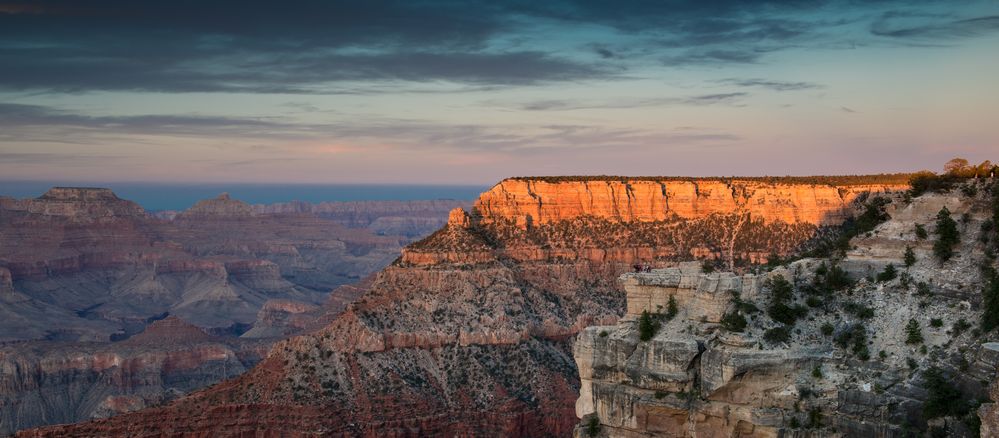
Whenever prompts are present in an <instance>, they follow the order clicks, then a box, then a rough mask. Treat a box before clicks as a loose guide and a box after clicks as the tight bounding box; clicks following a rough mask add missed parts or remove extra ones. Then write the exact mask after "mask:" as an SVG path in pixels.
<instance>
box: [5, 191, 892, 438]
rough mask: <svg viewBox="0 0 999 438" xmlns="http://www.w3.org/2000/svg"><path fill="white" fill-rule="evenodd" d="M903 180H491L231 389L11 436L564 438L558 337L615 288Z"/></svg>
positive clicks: (619, 290) (815, 234)
mask: <svg viewBox="0 0 999 438" xmlns="http://www.w3.org/2000/svg"><path fill="white" fill-rule="evenodd" d="M905 178H906V177H905V176H904V175H881V176H871V177H856V178H853V179H834V178H828V179H823V178H822V177H817V178H812V179H804V178H802V179H794V178H789V179H786V180H785V179H779V178H778V179H737V178H736V179H717V178H715V179H703V180H698V179H689V178H687V179H684V178H658V179H657V178H636V179H627V178H621V177H583V178H511V179H507V180H504V181H502V182H500V183H499V184H497V185H496V186H494V187H493V188H491V189H490V190H488V191H486V192H485V193H483V194H482V195H481V196H480V197H479V199H478V200H476V201H475V203H474V204H473V205H472V207H471V209H470V210H469V211H465V210H464V209H455V210H452V211H451V213H450V214H449V219H448V222H447V224H446V225H445V226H443V227H442V228H441V229H439V230H438V231H436V232H434V233H433V234H431V235H430V236H428V237H426V238H425V239H422V240H420V241H418V242H414V243H411V244H409V245H408V246H406V247H405V248H404V249H403V250H402V255H401V256H400V257H399V258H398V259H397V260H396V261H395V262H393V263H392V264H391V265H389V266H387V267H385V268H384V269H382V270H381V271H380V272H378V273H377V274H375V275H373V276H372V277H371V278H369V279H368V280H366V281H365V282H363V283H360V284H359V285H357V286H354V287H353V288H352V289H351V291H352V292H354V293H357V294H358V295H357V298H356V300H354V301H353V302H351V303H349V304H347V305H346V306H345V307H344V310H343V311H342V312H341V313H339V314H337V315H335V316H329V317H327V319H325V320H324V321H323V324H324V325H323V326H322V327H321V328H318V329H316V330H315V331H310V332H308V333H305V334H301V335H298V336H295V337H292V338H290V339H288V340H284V341H279V342H277V343H276V344H274V345H273V347H272V348H271V349H270V351H269V352H268V353H267V354H266V356H265V357H264V358H262V359H261V361H260V362H259V363H258V364H257V365H256V366H254V367H253V368H252V369H250V370H249V371H247V372H246V373H244V374H242V375H240V376H238V377H235V378H232V379H229V380H227V381H224V382H221V383H219V384H216V385H214V386H212V387H210V388H207V389H203V390H199V391H195V392H193V393H191V394H190V395H187V396H184V397H181V398H178V399H176V400H173V401H171V402H169V403H165V404H163V405H162V406H159V407H154V408H147V409H143V410H139V411H137V412H132V413H127V414H122V415H118V416H114V417H111V418H105V419H99V420H94V421H90V422H85V423H80V424H74V425H59V426H51V427H45V428H39V429H33V430H29V431H23V432H21V433H20V434H19V436H95V435H101V436H161V435H191V436H208V435H212V436H240V435H245V434H264V435H278V434H283V435H289V436H305V435H310V434H321V435H335V436H344V435H346V436H354V435H367V436H421V435H476V436H543V435H554V436H568V435H570V434H572V433H573V431H574V430H575V428H576V426H577V423H578V420H577V418H576V412H577V409H576V402H577V399H578V398H579V394H580V388H581V386H580V374H579V371H582V370H584V368H582V367H579V368H577V359H574V357H573V339H574V337H575V336H576V335H577V334H578V333H580V332H581V331H582V332H583V333H584V334H585V333H589V332H590V331H589V329H587V330H586V331H584V328H586V327H588V326H594V325H597V326H610V325H611V324H614V323H616V322H617V321H618V320H619V319H620V318H621V316H622V315H624V314H625V312H626V309H627V305H626V294H625V291H624V289H623V287H622V285H621V284H620V283H618V277H619V276H620V275H622V274H624V273H626V272H629V271H633V270H635V269H636V266H637V267H638V268H643V267H648V268H656V269H659V268H665V267H668V266H674V265H677V264H678V263H680V262H682V261H685V260H691V259H698V260H700V261H699V262H698V265H702V266H703V265H710V266H713V267H732V268H735V269H741V270H746V269H751V268H752V267H753V266H755V265H756V264H759V263H764V262H766V261H767V260H768V259H769V258H771V257H773V256H778V257H785V256H788V255H793V254H798V253H802V252H805V251H808V250H809V249H811V248H812V247H814V246H815V245H817V244H819V243H820V242H821V241H822V240H823V238H825V237H828V236H830V235H835V233H836V229H837V226H838V225H839V224H840V223H842V222H843V221H845V220H847V219H848V218H850V217H853V216H856V215H857V214H858V213H859V212H860V211H861V210H862V208H863V205H864V202H865V201H866V200H867V199H868V198H870V197H872V196H879V195H886V194H892V193H898V192H901V191H903V190H905V189H907V185H905V184H904V183H903V181H904V180H905ZM718 291H722V292H724V291H725V289H717V288H716V289H715V293H717V292H718ZM714 301H718V300H717V299H715V300H714ZM714 301H711V300H709V301H706V302H714ZM650 302H651V301H650ZM722 304H723V305H724V304H726V303H724V302H722ZM715 313H717V312H715ZM707 317H708V318H711V317H710V316H707ZM584 387H585V386H584Z"/></svg>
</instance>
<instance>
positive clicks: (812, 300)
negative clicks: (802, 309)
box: [805, 297, 822, 307]
mask: <svg viewBox="0 0 999 438" xmlns="http://www.w3.org/2000/svg"><path fill="white" fill-rule="evenodd" d="M805 304H807V305H808V307H819V306H821V305H822V300H821V299H819V297H808V298H806V299H805Z"/></svg>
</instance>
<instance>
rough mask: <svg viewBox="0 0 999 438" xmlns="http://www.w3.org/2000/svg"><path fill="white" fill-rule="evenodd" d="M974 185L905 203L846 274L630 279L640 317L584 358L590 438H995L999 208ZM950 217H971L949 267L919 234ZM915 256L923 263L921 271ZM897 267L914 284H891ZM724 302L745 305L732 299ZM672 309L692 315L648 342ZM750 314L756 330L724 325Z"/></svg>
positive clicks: (580, 344)
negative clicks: (791, 314)
mask: <svg viewBox="0 0 999 438" xmlns="http://www.w3.org/2000/svg"><path fill="white" fill-rule="evenodd" d="M967 184H968V185H970V186H974V188H972V189H965V190H962V191H961V192H959V191H957V190H954V191H952V192H949V193H944V194H927V195H923V196H921V197H918V198H915V199H912V200H911V201H908V200H906V199H904V198H894V200H893V201H892V203H891V204H889V205H888V206H887V207H886V209H885V210H886V212H888V213H889V216H890V219H888V220H887V221H885V222H884V223H881V224H880V225H878V226H877V227H875V228H874V229H873V230H872V231H871V232H870V233H866V234H862V235H860V236H858V237H856V238H855V239H853V240H852V241H851V242H850V243H851V244H850V249H849V250H848V251H847V253H846V258H844V259H842V260H819V259H802V260H798V261H795V262H793V263H791V264H789V265H787V266H784V267H781V268H778V269H776V270H774V271H773V272H770V273H762V274H760V275H758V276H753V275H743V276H735V275H732V274H729V273H722V274H717V273H716V274H698V273H696V272H693V271H692V270H688V272H683V271H681V270H675V269H673V270H653V271H651V272H643V273H630V274H625V275H623V276H622V277H621V278H620V281H621V282H622V284H623V287H624V289H625V291H626V293H627V296H626V300H627V302H628V304H627V309H628V311H627V313H626V315H625V316H624V317H623V318H622V319H621V320H620V321H619V322H618V323H617V324H616V325H606V326H595V327H589V328H587V329H585V330H583V331H582V332H581V333H580V334H579V336H578V338H577V342H576V344H575V345H574V357H575V360H576V363H577V365H578V369H579V375H580V378H581V382H582V386H581V388H580V397H579V399H578V400H577V403H576V413H577V416H578V417H579V418H580V419H581V420H582V421H581V424H580V425H579V426H578V427H577V428H576V430H575V432H574V433H575V435H576V436H578V437H586V436H603V437H629V438H630V437H653V436H663V437H720V436H726V437H731V436H738V437H787V436H794V437H806V436H823V437H904V436H923V434H927V435H925V436H954V437H972V436H974V437H977V436H979V431H978V428H979V427H980V432H981V436H983V437H985V436H995V435H996V433H997V429H996V427H997V424H999V413H997V410H996V408H995V406H996V405H995V403H986V404H983V405H982V406H981V407H980V408H979V407H978V406H977V404H978V403H979V402H978V400H987V398H988V397H991V398H992V400H999V397H997V396H999V391H997V390H996V388H997V387H996V386H992V390H991V391H990V392H987V391H986V390H987V385H983V384H982V383H983V382H985V383H987V382H994V381H995V377H996V373H997V371H999V354H997V353H999V343H996V342H994V341H995V340H996V336H997V335H996V333H982V332H981V331H980V330H977V329H976V330H972V329H971V327H972V325H973V324H975V323H976V322H977V321H980V320H981V318H982V308H981V303H982V295H981V289H980V288H981V285H982V283H983V282H984V281H985V280H984V278H983V275H984V274H982V272H983V271H984V268H982V267H983V266H992V267H993V269H994V267H995V266H996V260H995V257H994V255H993V256H988V255H987V254H989V253H993V252H994V251H995V246H994V245H995V241H996V240H995V239H996V238H997V237H999V236H997V235H995V231H994V229H993V228H992V227H991V226H988V225H985V226H983V224H987V223H989V222H990V221H991V218H990V215H991V210H992V209H993V208H995V207H992V206H990V204H989V202H996V207H999V196H997V197H996V200H997V201H990V199H991V194H990V191H991V190H992V188H991V187H990V185H989V184H988V183H986V182H979V181H972V182H969V183H967ZM997 187H999V186H997ZM969 193H970V194H969ZM943 206H947V207H948V208H949V209H951V211H952V212H954V215H955V217H960V218H961V225H960V228H959V230H960V232H961V242H962V243H961V244H960V245H959V246H958V248H957V252H958V254H957V255H956V256H955V257H953V258H952V259H951V260H949V261H947V262H945V263H941V262H940V261H939V260H937V259H936V258H935V257H934V256H933V253H932V250H931V248H929V247H930V246H932V243H931V242H923V241H922V240H921V239H920V238H919V237H917V236H916V233H915V228H916V227H915V225H916V224H920V225H923V226H926V227H927V228H929V229H930V230H931V231H932V230H933V224H934V221H935V217H936V215H937V213H938V212H939V211H940V208H941V207H943ZM907 247H908V248H915V249H916V251H915V253H916V260H915V262H914V263H913V264H912V266H910V267H906V266H905V263H904V254H905V251H906V248H907ZM888 264H893V265H894V266H895V267H896V268H897V269H898V271H899V273H898V274H897V275H896V276H895V277H891V278H888V277H886V276H884V275H882V276H880V278H877V279H875V278H874V276H875V275H877V274H879V273H882V272H884V268H885V266H887V265H888ZM842 268H845V271H844V272H848V273H849V274H850V275H851V276H852V277H853V279H854V280H855V283H853V284H852V285H846V286H843V287H839V288H833V290H830V289H828V284H829V283H828V281H829V280H828V279H829V278H830V277H829V275H830V274H829V272H831V271H832V270H835V269H842ZM868 275H870V276H871V278H867V277H868ZM777 277H780V278H784V279H786V280H788V281H789V282H790V283H791V284H793V285H794V292H793V295H792V297H791V298H790V300H791V301H790V307H788V309H793V308H795V306H800V307H798V308H800V309H802V311H803V313H804V314H802V315H800V316H798V317H797V321H792V322H790V323H784V322H779V321H778V320H777V318H779V317H783V316H782V315H786V314H781V313H779V312H777V311H775V310H774V309H775V307H774V306H776V305H777V304H776V303H778V300H779V298H777V295H776V293H775V292H774V287H775V286H773V285H774V284H776V283H774V281H773V280H774V279H775V278H777ZM720 290H728V291H730V292H738V294H734V293H730V294H728V297H726V298H727V299H724V300H723V299H720V297H719V294H718V292H719V291H720ZM670 296H672V297H674V302H675V303H677V307H678V312H677V314H676V316H675V317H673V318H672V319H669V320H665V321H663V322H662V326H661V328H659V329H658V331H656V332H655V334H654V336H652V337H651V339H649V340H647V341H642V340H641V339H640V336H639V334H640V332H641V328H640V324H639V320H640V315H641V314H642V313H643V312H651V313H646V314H651V315H653V316H652V318H656V316H655V315H662V312H663V309H664V306H665V305H666V303H667V302H668V300H669V297H670ZM735 314H739V315H744V317H745V318H746V319H748V324H747V325H746V327H745V328H739V327H735V326H732V325H726V324H724V320H725V319H726V318H727V317H728V315H735ZM720 315H725V316H723V317H722V318H718V317H717V316H720ZM659 318H663V317H662V316H660V317H659ZM719 320H722V321H723V324H717V322H718V321H719ZM910 321H911V322H910ZM785 324H786V325H785ZM913 325H915V327H916V329H915V332H916V333H918V335H919V336H918V337H917V338H913V335H912V333H913V329H912V328H911V327H912V326H913ZM917 434H918V435H917Z"/></svg>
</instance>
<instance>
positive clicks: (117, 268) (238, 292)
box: [0, 187, 451, 435]
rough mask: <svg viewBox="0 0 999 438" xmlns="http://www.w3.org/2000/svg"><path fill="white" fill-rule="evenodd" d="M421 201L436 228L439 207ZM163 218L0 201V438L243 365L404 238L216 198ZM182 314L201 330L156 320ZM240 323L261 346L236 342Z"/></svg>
mask: <svg viewBox="0 0 999 438" xmlns="http://www.w3.org/2000/svg"><path fill="white" fill-rule="evenodd" d="M418 204H422V202H418ZM395 205H396V207H397V209H398V211H394V212H392V216H391V217H392V218H402V219H405V218H406V217H407V216H406V214H407V210H406V208H405V206H406V203H405V202H401V203H396V204H395ZM450 206H451V204H448V207H450ZM363 207H364V206H363V205H362V206H360V207H358V208H357V209H355V211H356V212H357V213H358V214H364V212H365V210H364V208H363ZM417 210H418V211H419V214H418V215H417V219H419V220H425V219H426V220H430V219H433V220H436V221H437V223H441V222H443V221H444V220H446V218H447V212H448V209H447V208H443V207H442V208H441V209H439V210H433V209H417ZM381 214H382V213H379V212H377V211H368V212H367V216H366V217H368V218H370V219H371V220H372V221H377V220H378V219H379V218H380V217H382V216H381ZM169 217H172V218H173V219H172V220H164V219H160V218H157V217H153V216H150V215H148V214H147V213H146V212H145V211H144V210H143V209H142V208H141V207H140V206H139V205H137V204H135V203H134V202H131V201H127V200H123V199H120V198H118V197H117V196H115V194H114V193H113V192H111V191H110V190H108V189H95V188H58V187H57V188H53V189H52V190H50V191H48V192H47V193H46V194H44V195H43V196H41V197H39V198H36V199H22V200H18V199H11V198H3V197H0V342H3V343H8V342H9V344H7V345H0V367H3V368H4V369H5V370H9V371H10V370H12V372H11V374H6V373H4V376H3V378H4V379H5V380H4V384H3V386H2V387H0V435H2V434H5V433H10V432H13V431H14V430H15V429H14V428H25V427H34V426H38V425H43V424H48V423H51V422H73V421H79V420H85V419H90V418H95V417H102V416H107V415H112V414H117V413H121V412H124V411H127V410H134V409H139V408H142V407H146V406H149V405H150V404H157V403H162V402H164V401H166V400H170V399H173V398H175V397H177V396H179V395H182V394H183V393H186V392H188V391H191V390H194V389H198V388H200V387H203V386H205V385H208V384H212V383H215V382H218V381H219V380H221V379H224V378H226V377H231V376H233V375H236V374H239V373H240V372H242V371H244V370H245V369H247V368H248V367H249V366H250V365H252V364H253V363H256V361H257V360H259V358H260V357H261V356H262V355H263V353H264V352H265V351H266V349H267V346H269V345H270V344H271V343H273V342H274V341H275V340H277V339H281V338H284V337H287V336H290V335H292V334H295V333H300V332H302V331H304V330H306V329H307V326H310V324H314V323H313V321H315V320H316V318H320V317H322V318H327V319H328V318H331V317H332V315H335V314H337V313H339V312H340V311H342V310H343V309H344V308H345V306H346V304H347V303H348V302H350V301H352V300H353V299H354V298H356V297H357V295H358V294H357V293H355V291H353V290H350V289H349V288H344V289H341V288H340V286H344V285H345V284H349V283H353V282H356V281H361V280H363V279H364V278H365V277H366V276H367V275H369V274H370V273H372V272H373V271H376V270H377V269H379V268H381V267H383V266H385V265H387V264H389V263H390V262H391V261H392V260H393V259H394V258H396V257H397V256H398V251H399V249H400V247H401V245H402V244H404V243H406V242H409V241H411V240H412V235H410V234H408V233H410V232H413V230H409V231H407V234H406V235H403V234H391V233H388V234H385V235H376V233H375V232H373V231H371V230H369V229H363V228H358V229H348V228H346V227H345V226H343V225H341V224H340V223H338V222H337V221H334V220H331V219H326V218H322V217H319V216H317V215H316V214H313V213H309V212H299V213H290V212H289V213H279V212H275V213H266V212H260V211H257V210H256V209H255V208H253V207H251V206H249V205H247V204H246V203H243V202H241V201H238V200H235V199H232V198H230V197H229V196H228V195H223V196H220V197H218V198H216V199H210V200H205V201H201V202H199V203H198V204H197V205H195V206H193V207H192V208H191V209H189V210H187V211H185V212H181V213H179V214H176V215H169ZM416 232H417V233H419V232H420V231H419V230H417V231H416ZM333 289H336V290H337V291H338V292H334V293H332V294H331V293H330V290H333ZM341 292H342V293H341ZM166 315H170V318H167V319H165V320H161V319H162V318H164V316H166ZM173 317H178V318H180V319H174V318H173ZM181 320H183V321H184V324H188V323H191V324H194V325H196V326H198V327H200V328H194V327H190V328H192V329H193V330H194V331H196V332H192V331H190V330H181V329H180V328H178V327H174V329H176V330H174V329H170V328H164V325H170V324H180V322H181ZM150 323H152V325H150ZM147 326H148V327H147ZM201 329H205V331H207V332H210V333H211V334H212V335H217V336H218V338H212V339H211V340H208V339H201V340H200V341H199V342H196V343H193V344H192V343H187V342H181V344H183V345H192V347H191V350H190V351H187V352H184V351H180V350H182V348H181V347H176V346H174V344H173V343H171V338H173V337H178V338H179V339H177V340H178V341H184V340H186V339H188V338H189V337H190V335H196V334H197V333H201V334H203V335H205V336H208V335H207V334H205V333H204V332H203V331H202V330H201ZM248 329H250V333H249V336H248V338H250V337H253V338H256V339H260V341H252V342H244V341H237V340H235V339H234V338H235V337H236V336H239V335H240V334H242V333H243V332H245V331H247V330H248ZM143 330H145V331H143ZM159 336H162V337H163V339H159V338H158V337H159ZM122 339H127V340H125V341H123V342H112V341H119V340H122ZM184 348H186V347H184ZM67 355H68V356H73V357H77V358H78V360H76V361H75V362H73V361H66V360H63V359H62V357H63V356H67Z"/></svg>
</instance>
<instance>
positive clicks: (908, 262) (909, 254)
mask: <svg viewBox="0 0 999 438" xmlns="http://www.w3.org/2000/svg"><path fill="white" fill-rule="evenodd" d="M914 264H916V253H915V252H913V251H912V247H911V246H907V247H905V267H906V268H908V267H911V266H912V265H914Z"/></svg>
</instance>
